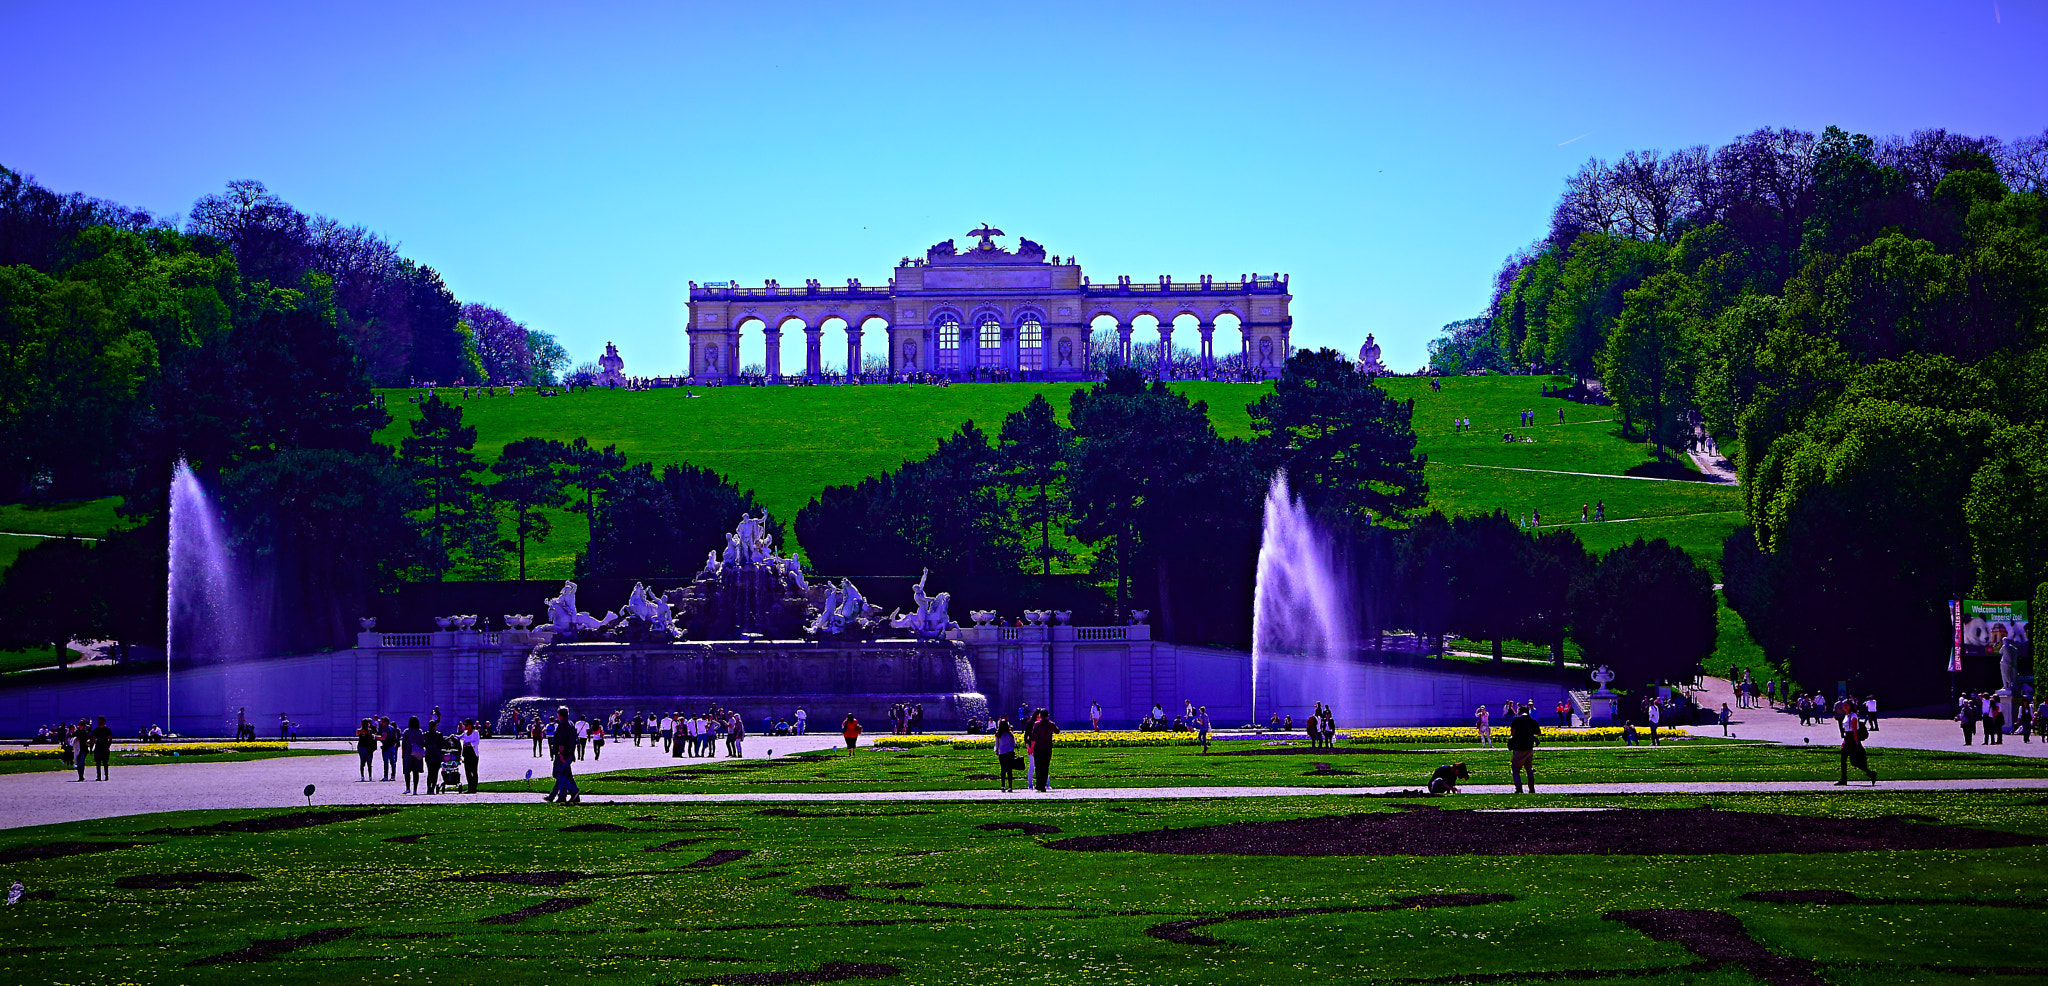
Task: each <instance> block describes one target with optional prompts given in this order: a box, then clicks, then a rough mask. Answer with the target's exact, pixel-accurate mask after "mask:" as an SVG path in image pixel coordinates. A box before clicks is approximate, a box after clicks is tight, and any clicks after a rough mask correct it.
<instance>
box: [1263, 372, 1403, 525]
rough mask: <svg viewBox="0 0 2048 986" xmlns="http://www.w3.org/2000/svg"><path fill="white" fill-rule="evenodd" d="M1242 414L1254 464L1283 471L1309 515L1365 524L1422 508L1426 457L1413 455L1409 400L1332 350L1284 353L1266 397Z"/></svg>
mask: <svg viewBox="0 0 2048 986" xmlns="http://www.w3.org/2000/svg"><path fill="white" fill-rule="evenodd" d="M1248 410H1249V411H1250V412H1251V419H1252V431H1253V433H1254V434H1255V435H1256V436H1257V437H1256V438H1254V439H1253V448H1254V449H1255V451H1256V452H1257V455H1258V457H1259V461H1260V464H1261V465H1263V466H1265V467H1267V468H1273V469H1284V470H1286V471H1287V482H1288V486H1289V488H1290V489H1292V490H1293V491H1294V493H1295V494H1296V495H1297V496H1299V497H1301V498H1302V499H1303V500H1304V501H1305V502H1307V503H1308V504H1309V506H1310V508H1311V509H1312V510H1315V511H1316V512H1317V513H1320V514H1322V515H1324V516H1348V517H1350V518H1352V519H1354V520H1356V521H1359V522H1371V521H1372V519H1373V518H1375V517H1381V518H1385V517H1398V516H1400V515H1402V514H1404V513H1406V512H1407V511H1409V510H1413V509H1414V508H1416V507H1419V506H1421V505H1422V503H1423V500H1424V497H1425V495H1426V493H1427V491H1428V484H1427V483H1426V482H1425V481H1424V479H1423V467H1424V466H1425V465H1426V464H1427V459H1428V457H1427V456H1423V455H1418V454H1417V453H1416V451H1415V428H1414V426H1413V424H1412V418H1413V416H1414V413H1415V402H1414V401H1413V400H1407V401H1400V400H1395V399H1394V398H1393V397H1392V396H1390V395H1389V394H1388V393H1387V392H1386V391H1385V390H1384V389H1382V388H1381V387H1380V386H1379V385H1378V384H1376V383H1374V382H1373V379H1372V377H1371V375H1370V374H1367V373H1366V372H1365V371H1364V369H1363V368H1361V367H1360V366H1359V365H1358V364H1356V363H1353V362H1351V361H1349V360H1347V359H1345V358H1344V357H1343V355H1341V354H1339V353H1338V352H1337V351H1336V350H1334V349H1316V350H1307V349H1304V350H1300V351H1298V352H1296V353H1295V354H1294V355H1292V356H1289V357H1288V358H1287V364H1286V366H1285V367H1284V368H1283V369H1282V371H1281V374H1280V379H1279V380H1277V381H1275V383H1274V385H1273V392H1272V393H1270V394H1267V395H1265V396H1263V397H1260V398H1259V399H1258V400H1257V401H1255V402H1253V403H1252V405H1251V406H1250V407H1249V408H1248Z"/></svg>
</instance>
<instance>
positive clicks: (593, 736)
mask: <svg viewBox="0 0 2048 986" xmlns="http://www.w3.org/2000/svg"><path fill="white" fill-rule="evenodd" d="M590 759H592V760H603V759H604V723H601V722H600V723H596V724H594V725H592V726H591V727H590Z"/></svg>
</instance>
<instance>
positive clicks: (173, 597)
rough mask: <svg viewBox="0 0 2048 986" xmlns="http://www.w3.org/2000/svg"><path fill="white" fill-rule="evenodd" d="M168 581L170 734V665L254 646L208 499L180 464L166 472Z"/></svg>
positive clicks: (167, 709) (240, 589)
mask: <svg viewBox="0 0 2048 986" xmlns="http://www.w3.org/2000/svg"><path fill="white" fill-rule="evenodd" d="M170 531H171V544H170V555H171V564H170V573H169V578H170V582H169V585H168V587H167V592H166V596H165V603H166V606H165V609H166V612H167V619H166V620H165V621H164V729H165V730H166V731H170V729H171V721H170V720H171V660H172V658H174V657H180V656H182V657H184V658H186V659H188V660H190V659H191V658H193V657H197V656H202V655H203V656H209V657H221V656H238V655H244V654H247V653H249V652H250V650H251V648H252V645H253V644H254V643H255V641H254V639H253V636H252V634H251V633H250V631H249V627H248V621H247V620H246V619H245V618H244V607H245V606H247V605H248V603H249V600H248V598H247V595H246V593H245V592H244V589H245V586H244V585H243V583H242V579H241V576H240V573H239V572H238V571H237V570H236V567H235V560H234V556H233V554H232V553H231V551H230V546H229V544H228V534H227V525H226V523H225V522H224V521H223V520H222V518H221V513H220V510H219V508H218V507H216V506H215V504H214V502H213V498H212V497H211V496H209V495H208V494H207V492H206V487H205V486H203V485H201V484H200V482H199V477H198V476H197V475H194V474H193V472H192V467H191V466H190V465H189V464H187V463H186V462H185V460H183V459H179V460H178V465H177V468H176V469H174V470H173V471H172V473H171V518H170Z"/></svg>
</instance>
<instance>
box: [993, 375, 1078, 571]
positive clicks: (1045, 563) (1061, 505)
mask: <svg viewBox="0 0 2048 986" xmlns="http://www.w3.org/2000/svg"><path fill="white" fill-rule="evenodd" d="M998 441H999V443H1000V450H1001V456H1002V466H1003V475H1004V478H1005V479H1007V480H1008V481H1009V482H1010V484H1011V485H1012V486H1013V487H1014V488H1016V489H1017V490H1018V491H1019V492H1021V493H1022V494H1023V497H1022V502H1021V504H1020V505H1019V507H1018V510H1017V514H1018V519H1019V520H1021V521H1023V522H1024V524H1025V525H1026V527H1027V528H1028V527H1036V528H1037V529H1038V549H1037V551H1036V552H1035V556H1036V558H1037V559H1038V563H1039V571H1040V574H1043V575H1050V574H1052V562H1053V559H1054V558H1056V557H1060V556H1062V555H1063V554H1065V553H1064V552H1061V551H1058V550H1057V549H1055V548H1054V547H1053V546H1052V528H1053V522H1054V521H1055V520H1058V519H1060V518H1061V517H1063V516H1064V511H1065V489H1064V487H1065V482H1066V464H1067V453H1068V449H1069V448H1070V447H1071V446H1072V444H1073V436H1072V435H1071V434H1070V433H1069V432H1068V431H1067V429H1065V428H1064V427H1061V425H1060V422H1059V418H1058V417H1057V416H1056V415H1055V413H1054V411H1053V407H1052V404H1051V403H1050V402H1048V401H1047V400H1046V399H1045V395H1044V394H1033V395H1032V397H1031V403H1029V404H1026V405H1025V406H1024V409H1023V410H1021V411H1016V412H1013V413H1011V414H1010V416H1009V417H1007V418H1004V419H1003V430H1002V433H1001V436H1000V438H999V439H998Z"/></svg>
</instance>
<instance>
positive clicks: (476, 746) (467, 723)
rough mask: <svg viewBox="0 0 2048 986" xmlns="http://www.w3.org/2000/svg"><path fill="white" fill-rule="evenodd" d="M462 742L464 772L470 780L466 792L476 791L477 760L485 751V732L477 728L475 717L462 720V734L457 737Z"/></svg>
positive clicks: (473, 792) (472, 792)
mask: <svg viewBox="0 0 2048 986" xmlns="http://www.w3.org/2000/svg"><path fill="white" fill-rule="evenodd" d="M456 738H457V739H459V740H461V742H462V774H463V776H464V777H465V778H467V779H468V781H469V787H468V788H467V789H466V790H465V791H464V792H463V793H465V794H475V793H476V768H477V760H478V758H479V757H480V756H481V754H482V753H483V743H484V734H483V733H482V732H481V731H479V730H478V729H477V723H476V720H474V719H464V720H462V735H461V736H458V737H456Z"/></svg>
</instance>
